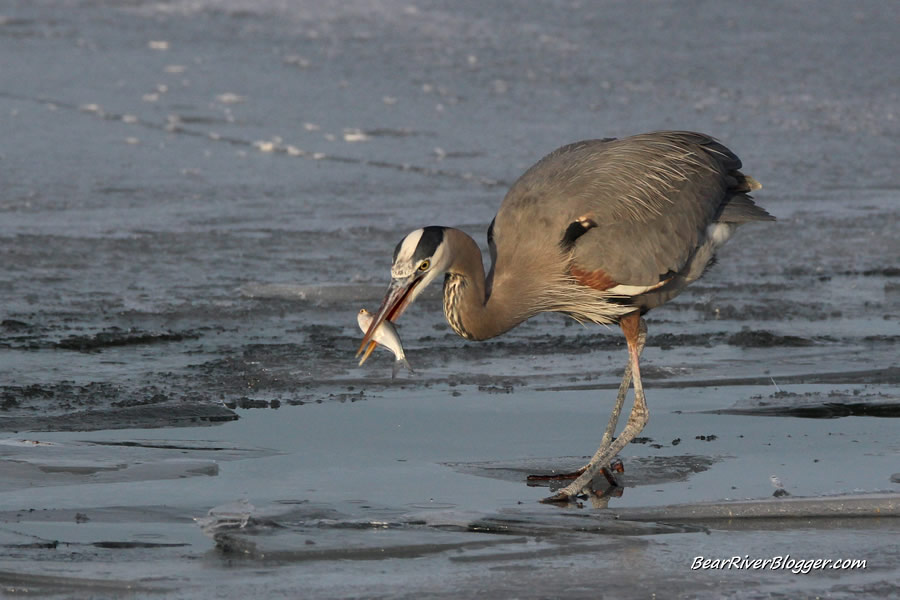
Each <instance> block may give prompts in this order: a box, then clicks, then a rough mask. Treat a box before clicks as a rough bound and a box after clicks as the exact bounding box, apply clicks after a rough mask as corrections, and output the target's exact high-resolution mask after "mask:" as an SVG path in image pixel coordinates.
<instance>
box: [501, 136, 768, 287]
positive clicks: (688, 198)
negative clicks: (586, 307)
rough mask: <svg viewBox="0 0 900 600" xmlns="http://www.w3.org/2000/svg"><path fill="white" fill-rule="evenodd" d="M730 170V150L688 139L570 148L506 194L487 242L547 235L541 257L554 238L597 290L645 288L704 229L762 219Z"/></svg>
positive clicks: (684, 255) (744, 181)
mask: <svg viewBox="0 0 900 600" xmlns="http://www.w3.org/2000/svg"><path fill="white" fill-rule="evenodd" d="M740 166H741V162H740V160H739V159H738V158H737V156H735V155H734V154H733V153H732V152H731V151H730V150H728V149H727V148H725V147H724V146H722V145H721V144H719V143H718V142H716V141H715V140H713V139H712V138H709V137H707V136H704V135H701V134H697V133H691V132H658V133H651V134H644V135H640V136H634V137H631V138H626V139H623V140H592V141H586V142H579V143H576V144H571V145H569V146H565V147H563V148H560V149H559V150H557V151H555V152H553V153H551V154H550V155H548V156H547V157H545V158H544V159H542V160H541V161H540V162H538V163H537V164H536V165H535V166H534V167H532V168H531V169H529V170H528V171H527V172H526V173H525V174H524V175H523V176H522V177H521V178H520V180H519V181H517V182H516V184H514V185H513V187H512V189H511V190H510V192H509V194H507V197H506V199H505V200H504V202H503V205H502V206H501V210H500V212H499V213H498V215H497V221H496V224H495V230H494V236H495V238H496V239H497V240H498V243H499V241H500V239H501V238H500V234H503V236H504V237H505V236H506V231H507V229H516V230H517V231H516V233H517V235H519V236H520V237H526V238H534V237H541V238H543V236H544V235H548V236H550V237H547V238H544V239H541V242H540V243H541V244H542V245H543V246H544V247H545V248H546V247H547V245H548V244H550V243H551V238H552V236H556V241H557V243H561V244H562V245H563V246H565V245H566V244H568V245H569V251H570V252H571V257H572V259H571V260H572V266H573V268H577V269H578V270H579V271H581V272H583V273H585V274H593V275H591V276H592V277H594V278H597V279H598V281H599V280H601V279H602V280H608V281H610V282H614V284H615V283H617V284H624V285H639V286H648V285H654V284H656V283H658V282H659V281H660V280H661V279H664V278H665V277H667V276H668V275H670V274H671V273H673V272H678V271H679V270H680V269H681V268H683V267H684V265H685V264H686V262H687V261H688V260H689V259H690V257H691V255H692V254H693V252H694V251H695V250H696V249H697V247H698V245H699V244H701V243H702V242H703V240H704V239H705V236H706V230H707V227H708V226H709V225H710V224H711V223H713V222H715V221H717V220H725V221H729V220H730V221H732V222H743V221H747V220H758V219H761V218H767V217H768V214H767V213H766V212H765V211H763V210H762V209H760V208H759V207H757V206H756V205H755V204H753V201H752V200H751V199H750V198H749V197H748V196H746V195H745V194H744V192H747V191H750V190H751V189H755V188H757V187H759V184H757V183H756V182H755V180H753V179H752V178H749V177H746V176H744V175H743V174H741V173H740V171H738V169H739V168H740ZM730 205H733V207H732V208H729V206H730ZM768 218H771V217H768ZM573 223H580V224H581V226H580V227H574V228H570V227H572V225H573ZM513 224H515V225H514V226H513V227H510V225H513ZM544 232H546V234H545V233H544ZM551 232H552V233H551ZM521 243H522V242H521V241H520V245H521Z"/></svg>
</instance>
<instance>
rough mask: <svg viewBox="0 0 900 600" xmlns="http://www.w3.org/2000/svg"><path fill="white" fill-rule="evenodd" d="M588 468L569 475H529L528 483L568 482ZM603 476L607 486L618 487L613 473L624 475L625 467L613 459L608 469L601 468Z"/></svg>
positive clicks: (584, 467) (585, 467) (619, 461)
mask: <svg viewBox="0 0 900 600" xmlns="http://www.w3.org/2000/svg"><path fill="white" fill-rule="evenodd" d="M587 468H588V465H585V466H583V467H581V468H580V469H578V470H577V471H572V472H571V473H550V474H547V475H529V476H528V481H568V480H572V479H578V477H580V476H581V474H582V473H584V472H585V471H586V470H587ZM601 472H602V473H603V476H604V477H605V478H606V481H608V482H609V485H612V486H616V487H618V486H619V482H618V481H617V480H616V478H615V476H614V475H613V472H616V473H624V472H625V466H624V465H623V464H622V461H621V460H620V459H618V458H615V459H613V460H611V461H610V463H609V467H608V468H607V467H603V468H602V469H601Z"/></svg>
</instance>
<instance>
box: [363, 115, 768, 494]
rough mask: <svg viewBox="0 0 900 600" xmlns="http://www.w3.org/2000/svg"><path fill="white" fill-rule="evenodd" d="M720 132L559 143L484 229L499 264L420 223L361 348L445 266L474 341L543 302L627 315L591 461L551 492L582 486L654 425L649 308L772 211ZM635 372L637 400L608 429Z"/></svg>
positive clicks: (559, 308) (590, 314)
mask: <svg viewBox="0 0 900 600" xmlns="http://www.w3.org/2000/svg"><path fill="white" fill-rule="evenodd" d="M740 168H741V161H740V159H739V158H738V157H737V156H735V155H734V153H732V152H731V151H730V150H729V149H728V148H726V147H725V146H723V145H722V144H720V143H719V142H718V141H716V140H715V139H713V138H711V137H709V136H706V135H703V134H700V133H693V132H687V131H660V132H655V133H647V134H642V135H636V136H633V137H629V138H625V139H621V140H617V139H603V140H588V141H583V142H577V143H574V144H570V145H568V146H563V147H562V148H559V149H558V150H555V151H554V152H551V153H550V154H548V155H547V156H545V157H544V158H542V159H541V160H540V161H539V162H538V163H537V164H535V165H534V166H533V167H531V168H530V169H528V171H526V172H525V174H523V175H522V176H521V177H520V178H519V179H518V180H517V181H516V182H515V183H514V184H513V186H512V187H511V188H510V190H509V192H507V194H506V197H505V198H504V199H503V203H502V204H501V205H500V210H499V212H498V213H497V216H496V217H494V220H493V222H492V223H491V225H490V227H489V228H488V232H487V241H488V247H489V248H490V252H491V259H492V266H491V270H490V272H489V273H488V275H487V277H485V275H484V265H483V263H482V256H481V251H480V250H479V248H478V245H477V244H476V243H475V240H473V239H472V238H471V237H469V236H468V235H467V234H465V233H463V232H462V231H460V230H459V229H454V228H451V227H436V226H431V227H425V228H423V229H417V230H415V231H413V232H412V233H410V234H409V235H407V236H406V237H405V238H403V240H401V241H400V243H399V244H397V247H396V248H395V249H394V258H393V265H392V266H391V283H390V287H389V288H388V291H387V294H386V296H385V298H384V301H383V302H382V304H381V308H380V309H379V310H378V313H377V314H376V315H375V318H374V319H373V320H372V324H371V325H370V326H369V328H368V331H367V332H366V334H365V337H364V338H363V342H362V344H361V345H360V351H362V349H363V348H364V347H365V346H366V344H367V343H368V342H369V340H370V339H371V338H372V335H373V333H374V332H375V330H376V328H377V327H378V325H379V324H380V323H381V322H382V321H383V320H385V319H388V320H390V321H396V320H397V318H398V317H400V315H401V314H402V313H403V311H404V310H406V308H407V307H408V306H409V305H410V303H412V302H413V301H414V300H415V299H416V298H417V297H418V296H419V294H421V293H422V291H423V290H424V289H425V287H426V286H427V285H428V284H429V283H431V281H432V280H433V279H434V278H435V277H437V276H438V275H439V274H441V273H446V276H445V278H444V314H445V315H446V317H447V321H448V322H449V323H450V326H451V327H452V328H453V330H454V331H455V332H456V333H458V334H459V335H461V336H462V337H464V338H466V339H468V340H485V339H488V338H492V337H494V336H497V335H500V334H501V333H504V332H505V331H508V330H510V329H512V328H513V327H515V326H516V325H518V324H519V323H521V322H522V321H524V320H526V319H528V318H529V317H532V316H534V315H536V314H538V313H541V312H559V313H563V314H566V315H569V316H571V317H573V318H575V319H576V320H578V321H581V322H593V323H599V324H612V323H618V324H619V326H620V327H621V328H622V331H623V332H624V334H625V340H626V342H627V345H628V354H629V361H628V363H627V364H626V367H625V375H624V377H623V378H622V383H621V385H620V386H619V392H618V396H617V398H616V404H615V406H614V408H613V412H612V416H611V417H610V420H609V424H608V426H607V428H606V431H605V432H604V434H603V437H602V439H601V442H600V448H599V449H598V450H597V452H596V454H594V456H593V457H592V458H591V460H590V462H589V463H588V464H587V465H585V466H584V467H583V468H582V469H581V470H579V472H580V475H579V476H578V477H577V478H576V479H575V480H574V481H573V482H572V483H571V484H569V485H568V486H566V487H565V488H563V489H562V490H560V491H559V492H558V493H557V494H556V495H555V496H552V497H551V498H548V500H550V501H565V500H568V499H571V498H573V497H575V496H576V495H577V494H579V493H580V492H581V491H582V490H583V489H584V488H586V487H587V486H588V484H590V482H591V481H592V479H593V478H594V476H595V475H597V474H598V473H599V472H600V471H601V470H602V469H604V467H605V466H606V465H607V464H608V463H609V462H610V460H611V459H613V458H614V457H615V456H616V454H618V453H619V452H620V451H621V450H622V448H624V447H625V445H626V444H628V442H630V441H631V440H632V439H633V438H634V437H635V436H636V435H637V434H638V433H639V432H640V431H641V430H642V429H643V428H644V425H645V424H646V423H647V419H648V411H647V405H646V402H645V400H644V389H643V385H642V383H641V371H640V366H639V358H640V354H641V351H642V349H643V347H644V342H645V339H646V332H647V328H646V324H645V322H644V319H643V315H644V313H646V312H647V311H648V310H650V309H652V308H654V307H656V306H659V305H660V304H662V303H664V302H666V301H667V300H669V299H671V298H673V297H674V296H676V295H677V294H678V293H679V292H680V291H681V290H682V289H684V288H685V286H687V285H688V284H689V283H691V282H692V281H695V280H696V279H698V278H699V277H700V276H701V275H702V274H703V272H704V271H705V270H706V268H707V267H708V266H709V265H710V264H712V262H713V261H714V255H715V252H716V250H717V249H718V248H719V246H721V245H722V244H724V243H725V241H726V240H727V239H728V238H729V237H730V236H731V234H732V232H733V231H734V229H735V227H737V226H738V225H740V224H742V223H746V222H750V221H771V220H774V217H772V216H771V215H769V213H767V212H766V211H765V210H763V209H762V208H760V207H758V206H757V205H756V204H754V202H753V200H752V199H751V197H750V196H749V195H747V194H748V192H750V191H752V190H756V189H759V188H760V187H761V186H760V184H759V183H758V182H757V181H756V180H755V179H753V178H752V177H750V176H748V175H744V174H743V173H741V172H740V171H739V169H740ZM632 381H633V382H634V407H633V408H632V410H631V415H630V416H629V418H628V422H627V424H626V425H625V427H624V428H623V430H622V432H621V433H620V434H619V436H618V437H616V438H613V433H614V432H615V428H616V425H617V423H618V419H619V414H620V412H621V410H622V404H623V403H624V401H625V395H626V394H627V392H628V387H629V385H630V384H631V382H632Z"/></svg>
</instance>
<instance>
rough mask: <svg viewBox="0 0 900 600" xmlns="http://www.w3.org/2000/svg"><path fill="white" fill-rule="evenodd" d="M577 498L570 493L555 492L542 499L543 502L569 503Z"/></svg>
mask: <svg viewBox="0 0 900 600" xmlns="http://www.w3.org/2000/svg"><path fill="white" fill-rule="evenodd" d="M575 499H576V498H574V497H572V496H569V494H567V493H565V492H559V493H557V494H553V495H552V496H548V497H546V498H543V499H542V500H541V504H568V503H569V502H571V501H573V500H575Z"/></svg>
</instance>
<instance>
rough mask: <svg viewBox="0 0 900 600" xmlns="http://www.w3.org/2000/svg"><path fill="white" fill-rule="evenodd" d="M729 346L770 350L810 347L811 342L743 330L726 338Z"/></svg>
mask: <svg viewBox="0 0 900 600" xmlns="http://www.w3.org/2000/svg"><path fill="white" fill-rule="evenodd" d="M728 344H729V345H730V346H739V347H742V348H771V347H773V346H811V345H812V344H813V342H812V341H811V340H808V339H806V338H802V337H797V336H795V335H778V334H775V333H771V332H769V331H750V330H747V329H745V330H743V331H740V332H738V333H735V334H734V335H732V336H730V337H729V338H728Z"/></svg>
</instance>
